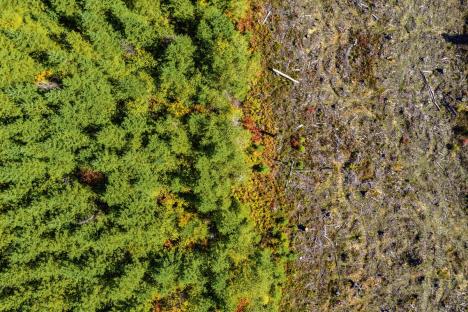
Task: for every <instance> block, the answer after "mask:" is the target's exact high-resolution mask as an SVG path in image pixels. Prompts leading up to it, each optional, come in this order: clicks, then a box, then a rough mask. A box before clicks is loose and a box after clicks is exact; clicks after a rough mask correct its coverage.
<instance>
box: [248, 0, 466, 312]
mask: <svg viewBox="0 0 468 312" xmlns="http://www.w3.org/2000/svg"><path fill="white" fill-rule="evenodd" d="M461 2H462V1H461ZM461 2H460V1H455V0H449V1H421V0H414V1H383V0H382V1H372V4H371V2H370V1H364V0H355V1H351V0H349V1H341V0H327V1H325V0H291V1H281V2H278V3H274V4H273V5H268V6H265V8H264V11H263V12H262V14H259V16H258V17H257V19H258V23H259V24H260V23H261V22H262V20H263V18H262V15H266V14H267V12H268V11H270V10H271V14H270V17H269V19H268V20H267V23H266V26H265V29H267V30H268V32H266V33H264V34H263V35H264V38H266V40H264V41H265V43H266V44H265V46H264V51H265V53H266V54H267V55H266V56H267V58H266V59H267V63H266V66H268V67H274V68H278V69H280V70H282V71H284V72H285V73H287V74H289V75H291V76H292V77H293V78H295V79H299V80H300V81H301V83H300V84H299V85H297V86H291V85H290V83H289V82H288V81H286V80H285V81H283V80H280V78H279V77H276V76H270V77H268V80H269V81H274V83H272V84H271V85H270V86H268V84H267V83H264V85H265V86H268V87H269V88H268V91H267V89H263V90H261V91H260V92H259V93H258V94H254V95H253V96H252V98H251V99H250V101H254V100H257V101H258V102H259V103H264V105H266V106H265V107H263V108H262V109H258V110H257V111H255V110H251V112H256V113H257V114H258V116H257V119H258V120H259V121H261V120H274V121H275V125H268V128H269V129H268V131H270V132H273V133H277V134H278V135H277V137H276V145H275V146H276V148H277V150H276V151H275V152H274V153H271V155H272V156H271V157H272V158H275V159H274V160H273V159H272V160H271V163H272V166H273V165H274V170H273V172H274V173H277V181H278V183H279V184H280V185H281V186H282V187H284V188H285V194H284V199H283V200H282V203H283V205H287V206H289V207H290V210H291V213H290V214H291V215H290V217H291V220H292V223H293V224H297V225H301V228H302V225H303V226H304V228H305V230H304V231H302V230H301V231H298V232H297V233H296V236H295V238H294V248H295V250H296V252H297V254H298V259H297V261H296V262H295V263H293V264H292V265H291V266H290V274H291V276H290V283H289V285H288V287H287V288H286V290H285V295H284V300H283V310H284V311H463V310H465V309H466V302H467V301H466V296H467V293H466V292H467V278H466V277H467V269H466V268H467V267H468V263H467V259H468V258H467V250H466V247H467V246H466V243H465V242H466V241H468V237H467V234H466V233H468V228H467V222H466V221H467V218H466V208H465V207H466V201H465V200H464V195H465V194H466V189H467V184H466V181H467V179H466V148H467V147H466V145H465V146H464V144H463V142H464V140H466V135H467V133H466V125H467V117H466V116H467V115H466V112H467V105H466V104H467V88H466V86H467V84H466V60H467V54H466V50H463V49H462V48H457V47H455V46H453V45H450V44H448V43H447V42H445V41H444V40H443V38H442V36H441V35H442V34H443V33H450V34H454V33H462V32H463V27H464V21H465V18H466V16H464V15H463V14H464V12H463V10H462V9H463V6H462V3H461ZM265 29H264V30H265ZM421 72H422V74H423V75H424V77H425V78H426V79H427V82H426V81H425V79H423V77H422V76H421ZM430 89H432V90H433V92H434V95H435V98H432V95H431V92H430ZM434 100H435V101H436V103H438V104H439V105H440V107H441V110H438V109H437V107H436V105H434ZM446 106H449V108H448V109H447V108H446ZM450 108H454V109H456V111H458V116H457V117H454V116H453V111H451V110H450ZM265 112H266V113H265ZM271 112H273V116H270V117H269V116H268V115H269V114H270V113H271ZM300 125H303V126H302V127H300V129H298V127H299V126H300ZM297 129H298V130H297ZM297 137H304V138H305V143H304V146H305V151H303V152H301V151H300V149H297V148H294V147H292V146H291V144H290V142H291V138H297ZM304 228H303V229H304Z"/></svg>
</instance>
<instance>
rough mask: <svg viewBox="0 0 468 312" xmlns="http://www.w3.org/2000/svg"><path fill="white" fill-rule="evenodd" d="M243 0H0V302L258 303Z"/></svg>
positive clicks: (271, 306) (264, 253)
mask: <svg viewBox="0 0 468 312" xmlns="http://www.w3.org/2000/svg"><path fill="white" fill-rule="evenodd" d="M246 1H247V0H199V1H195V0H160V1H158V0H125V1H124V0H112V1H111V0H108V1H105V0H42V1H41V0H16V1H15V0H0V145H1V148H0V237H1V239H0V311H149V310H151V309H153V310H154V311H236V310H238V311H270V310H276V308H277V303H278V297H279V285H278V283H279V282H278V281H279V280H280V279H279V277H280V276H281V274H282V273H281V268H280V267H279V265H278V263H277V261H276V260H275V257H273V256H272V250H270V249H269V248H264V247H261V245H260V237H259V236H258V234H256V231H255V229H254V226H253V222H252V221H251V219H250V216H249V208H248V206H246V205H244V204H242V203H241V202H239V201H238V200H236V198H235V197H234V196H233V195H232V194H233V193H232V190H233V187H235V186H236V185H238V184H239V183H242V182H245V181H247V180H248V177H249V174H250V170H251V169H250V168H249V165H248V161H247V159H246V154H245V148H246V147H247V145H248V144H250V143H249V137H248V134H247V133H246V132H245V131H244V130H243V129H242V128H241V127H240V126H239V125H238V122H237V120H238V119H239V118H240V112H239V111H238V109H236V108H235V107H234V105H233V104H232V101H234V100H242V99H243V98H244V97H245V95H246V94H247V92H248V89H249V79H250V78H249V77H251V75H252V73H253V72H254V71H255V70H256V66H257V62H256V60H255V57H254V56H253V55H252V54H251V52H250V51H249V44H248V38H246V34H241V33H240V32H239V31H237V30H236V28H235V22H236V21H237V20H239V19H240V18H242V16H243V14H244V13H245V11H246V10H247V9H248V3H247V2H246Z"/></svg>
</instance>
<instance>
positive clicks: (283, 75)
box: [272, 68, 299, 84]
mask: <svg viewBox="0 0 468 312" xmlns="http://www.w3.org/2000/svg"><path fill="white" fill-rule="evenodd" d="M272 70H273V71H274V72H275V74H277V75H280V76H281V77H284V78H286V79H289V80H291V81H292V82H294V83H296V84H297V83H299V81H297V80H296V79H294V78H292V77H291V76H288V75H286V74H285V73H283V72H281V71H279V70H277V69H275V68H272Z"/></svg>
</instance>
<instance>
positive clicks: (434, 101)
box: [419, 70, 440, 110]
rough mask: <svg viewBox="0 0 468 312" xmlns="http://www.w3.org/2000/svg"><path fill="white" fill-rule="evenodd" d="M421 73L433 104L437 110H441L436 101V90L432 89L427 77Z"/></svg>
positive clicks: (420, 71)
mask: <svg viewBox="0 0 468 312" xmlns="http://www.w3.org/2000/svg"><path fill="white" fill-rule="evenodd" d="M419 73H420V74H421V76H422V78H423V80H424V83H425V84H426V86H427V88H428V89H429V94H430V95H431V99H432V103H434V105H435V106H436V107H437V109H438V110H440V106H439V104H437V101H436V98H435V94H434V90H433V89H432V87H431V85H430V84H429V81H427V78H426V75H424V73H423V72H422V70H419Z"/></svg>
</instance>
